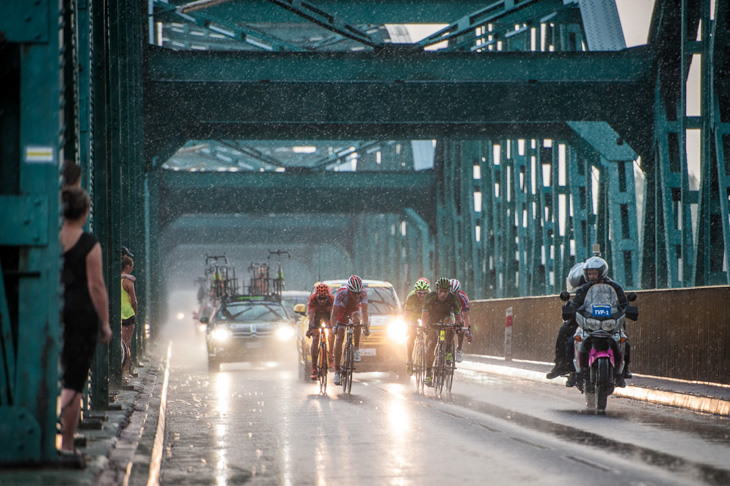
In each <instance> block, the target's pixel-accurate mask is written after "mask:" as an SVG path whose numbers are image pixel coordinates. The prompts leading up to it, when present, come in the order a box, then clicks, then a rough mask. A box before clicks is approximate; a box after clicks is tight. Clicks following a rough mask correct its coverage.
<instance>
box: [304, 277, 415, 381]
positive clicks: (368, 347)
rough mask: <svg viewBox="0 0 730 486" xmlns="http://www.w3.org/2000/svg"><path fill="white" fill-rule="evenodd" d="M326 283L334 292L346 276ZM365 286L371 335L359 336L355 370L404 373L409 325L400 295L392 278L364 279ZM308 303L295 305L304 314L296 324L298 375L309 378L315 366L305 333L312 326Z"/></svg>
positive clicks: (309, 341)
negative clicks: (358, 360)
mask: <svg viewBox="0 0 730 486" xmlns="http://www.w3.org/2000/svg"><path fill="white" fill-rule="evenodd" d="M317 283H319V282H317ZM324 283H325V284H327V286H328V287H329V288H330V292H331V293H332V294H334V293H335V292H337V290H338V289H339V288H340V287H342V286H343V285H346V284H347V280H346V279H345V280H325V281H324ZM315 286H316V284H315ZM363 287H364V288H365V290H367V293H368V314H369V317H370V336H365V334H362V335H361V336H360V356H361V361H360V362H359V363H355V371H358V372H370V371H384V372H394V373H397V374H399V375H401V374H403V373H404V371H405V362H406V353H405V340H406V330H407V328H406V323H405V322H404V321H403V319H402V318H401V307H400V300H398V295H397V294H396V292H395V289H394V288H393V285H392V284H391V283H390V282H384V281H381V280H363ZM306 307H307V306H306V305H304V304H299V305H297V306H295V308H294V309H295V312H296V313H297V314H299V315H300V316H301V317H300V319H299V325H298V326H297V350H298V351H297V353H298V355H299V377H300V378H301V379H303V380H306V381H309V379H310V378H309V374H310V371H311V370H312V357H311V355H310V352H309V351H310V346H311V343H312V340H311V338H308V337H307V336H306V333H307V328H308V327H309V317H308V316H307V308H306Z"/></svg>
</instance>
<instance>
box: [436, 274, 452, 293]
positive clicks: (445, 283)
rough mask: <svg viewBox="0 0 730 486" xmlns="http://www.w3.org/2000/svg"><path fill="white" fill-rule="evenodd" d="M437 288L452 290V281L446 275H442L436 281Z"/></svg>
mask: <svg viewBox="0 0 730 486" xmlns="http://www.w3.org/2000/svg"><path fill="white" fill-rule="evenodd" d="M436 288H437V289H440V290H449V291H450V290H451V283H450V282H449V279H448V278H446V277H441V278H440V279H438V280H437V281H436Z"/></svg>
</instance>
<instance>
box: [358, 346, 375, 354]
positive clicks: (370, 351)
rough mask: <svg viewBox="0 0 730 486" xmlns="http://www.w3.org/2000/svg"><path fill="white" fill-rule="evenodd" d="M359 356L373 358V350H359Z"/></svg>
mask: <svg viewBox="0 0 730 486" xmlns="http://www.w3.org/2000/svg"><path fill="white" fill-rule="evenodd" d="M360 356H375V348H360Z"/></svg>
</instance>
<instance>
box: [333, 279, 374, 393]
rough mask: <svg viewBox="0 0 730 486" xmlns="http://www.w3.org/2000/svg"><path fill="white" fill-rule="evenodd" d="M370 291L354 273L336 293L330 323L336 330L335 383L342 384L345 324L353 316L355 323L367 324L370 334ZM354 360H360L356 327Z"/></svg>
mask: <svg viewBox="0 0 730 486" xmlns="http://www.w3.org/2000/svg"><path fill="white" fill-rule="evenodd" d="M368 317H369V316H368V293H367V291H366V290H365V289H364V288H363V284H362V279H361V278H360V277H358V276H357V275H352V276H351V277H350V278H349V279H348V280H347V285H346V286H343V287H342V288H340V289H339V290H338V291H337V292H336V293H335V303H334V305H333V306H332V316H331V317H330V325H331V326H332V329H334V332H335V380H334V383H335V385H339V384H340V360H341V359H342V344H343V342H344V340H345V326H344V324H347V322H348V321H349V320H350V318H352V322H353V323H354V324H361V323H363V324H365V335H366V336H369V335H370V324H369V323H370V320H369V318H368ZM354 332H355V335H354V340H355V352H354V353H353V354H354V360H355V361H356V362H357V361H360V328H356V329H355V331H354Z"/></svg>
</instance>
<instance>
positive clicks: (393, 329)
mask: <svg viewBox="0 0 730 486" xmlns="http://www.w3.org/2000/svg"><path fill="white" fill-rule="evenodd" d="M407 336H408V325H407V324H406V323H405V321H404V320H403V319H393V320H392V321H390V323H389V324H388V337H389V338H390V339H391V340H393V341H395V342H396V343H398V344H402V343H404V342H406V337H407Z"/></svg>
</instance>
